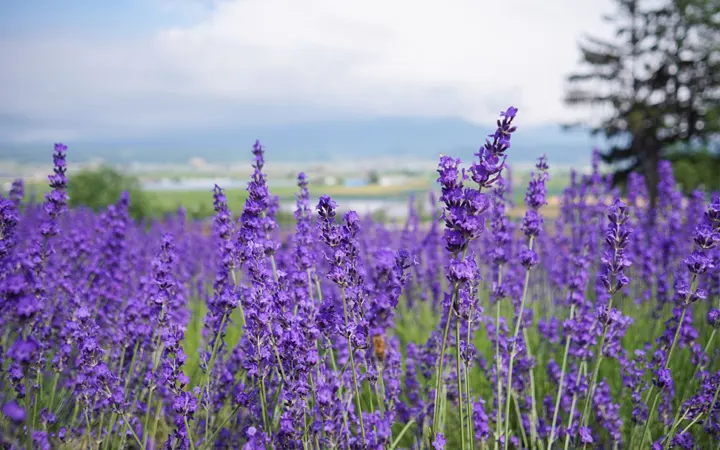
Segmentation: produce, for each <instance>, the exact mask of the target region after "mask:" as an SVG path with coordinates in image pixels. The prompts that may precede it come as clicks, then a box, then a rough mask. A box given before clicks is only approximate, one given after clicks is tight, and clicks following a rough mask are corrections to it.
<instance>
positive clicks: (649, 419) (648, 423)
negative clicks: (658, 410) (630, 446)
mask: <svg viewBox="0 0 720 450" xmlns="http://www.w3.org/2000/svg"><path fill="white" fill-rule="evenodd" d="M660 394H662V391H659V392H658V393H657V394H655V399H654V400H653V404H652V407H651V408H650V410H649V411H648V420H647V422H645V429H643V434H642V436H641V437H640V446H641V447H642V445H643V444H644V443H645V436H647V433H648V429H650V422H651V421H652V416H653V413H654V412H655V407H656V406H657V402H658V399H659V398H660Z"/></svg>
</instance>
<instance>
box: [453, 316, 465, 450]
mask: <svg viewBox="0 0 720 450" xmlns="http://www.w3.org/2000/svg"><path fill="white" fill-rule="evenodd" d="M455 364H456V365H457V370H456V372H457V388H458V396H459V397H458V413H459V414H460V448H461V449H462V450H465V417H464V414H463V388H462V374H461V371H462V366H461V365H460V316H459V315H456V317H455Z"/></svg>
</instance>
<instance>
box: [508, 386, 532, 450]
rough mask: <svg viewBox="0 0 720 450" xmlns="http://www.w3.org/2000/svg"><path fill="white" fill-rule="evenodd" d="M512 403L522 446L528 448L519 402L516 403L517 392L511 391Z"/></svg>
mask: <svg viewBox="0 0 720 450" xmlns="http://www.w3.org/2000/svg"><path fill="white" fill-rule="evenodd" d="M512 399H513V404H514V405H515V415H516V417H517V421H518V426H519V428H520V436H521V437H522V441H523V448H528V440H527V433H525V427H523V425H522V416H521V415H520V403H518V399H517V394H514V393H513V396H512Z"/></svg>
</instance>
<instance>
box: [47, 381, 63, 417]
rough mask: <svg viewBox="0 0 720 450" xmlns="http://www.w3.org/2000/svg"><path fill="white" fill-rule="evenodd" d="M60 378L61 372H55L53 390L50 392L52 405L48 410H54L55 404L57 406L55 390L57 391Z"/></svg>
mask: <svg viewBox="0 0 720 450" xmlns="http://www.w3.org/2000/svg"><path fill="white" fill-rule="evenodd" d="M59 380H60V372H55V376H54V377H53V383H52V392H50V406H49V407H48V410H49V411H50V412H53V406H55V391H57V384H58V381H59Z"/></svg>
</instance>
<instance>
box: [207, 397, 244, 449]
mask: <svg viewBox="0 0 720 450" xmlns="http://www.w3.org/2000/svg"><path fill="white" fill-rule="evenodd" d="M239 409H240V405H238V406H236V407H235V409H233V410H232V412H230V414H228V416H227V417H226V418H225V420H223V421H222V423H221V424H220V425H218V427H217V429H216V430H215V431H214V432H213V434H212V435H210V437H209V438H208V439H205V442H206V443H207V444H208V445H212V442H213V441H214V440H215V436H217V434H218V433H219V432H220V430H222V429H223V427H224V426H225V425H226V424H227V423H228V422H229V421H230V419H232V418H233V417H234V416H235V414H237V412H238V410H239Z"/></svg>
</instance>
